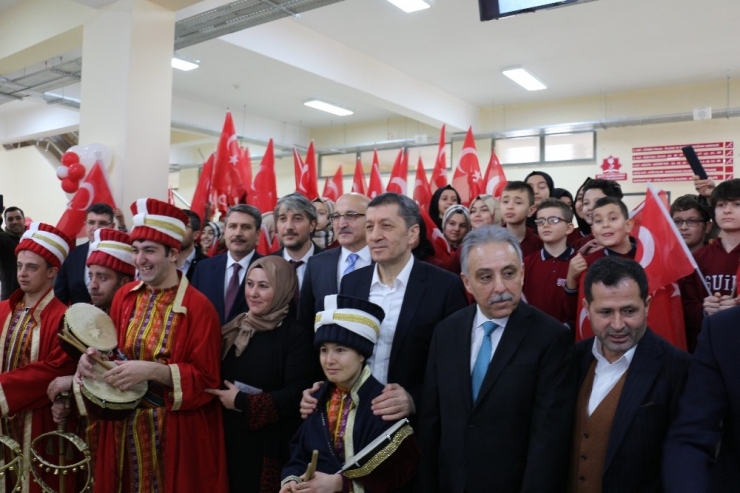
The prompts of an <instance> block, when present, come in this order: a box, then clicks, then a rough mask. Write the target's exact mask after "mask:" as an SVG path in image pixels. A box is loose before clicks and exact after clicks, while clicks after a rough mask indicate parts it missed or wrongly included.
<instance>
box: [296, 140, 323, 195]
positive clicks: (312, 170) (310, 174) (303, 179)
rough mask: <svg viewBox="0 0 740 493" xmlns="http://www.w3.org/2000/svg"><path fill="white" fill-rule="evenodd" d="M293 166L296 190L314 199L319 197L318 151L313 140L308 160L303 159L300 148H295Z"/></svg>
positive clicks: (307, 154) (307, 155)
mask: <svg viewBox="0 0 740 493" xmlns="http://www.w3.org/2000/svg"><path fill="white" fill-rule="evenodd" d="M293 167H294V168H295V191H296V192H298V193H300V194H301V195H303V196H304V197H306V198H307V199H308V200H314V199H317V198H318V197H319V185H318V181H317V180H318V178H317V174H316V151H315V149H314V146H313V141H311V144H310V145H309V146H308V152H307V153H306V160H305V161H303V159H301V155H300V154H299V152H298V150H297V149H296V148H295V147H294V148H293Z"/></svg>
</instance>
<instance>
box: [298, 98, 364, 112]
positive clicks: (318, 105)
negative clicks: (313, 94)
mask: <svg viewBox="0 0 740 493" xmlns="http://www.w3.org/2000/svg"><path fill="white" fill-rule="evenodd" d="M303 104H305V105H306V106H309V107H311V108H314V109H317V110H321V111H326V112H327V113H331V114H332V115H337V116H349V115H352V114H354V112H352V111H350V110H348V109H346V108H340V107H339V106H334V105H333V104H329V103H325V102H324V101H319V100H318V99H312V100H311V101H306V102H305V103H303Z"/></svg>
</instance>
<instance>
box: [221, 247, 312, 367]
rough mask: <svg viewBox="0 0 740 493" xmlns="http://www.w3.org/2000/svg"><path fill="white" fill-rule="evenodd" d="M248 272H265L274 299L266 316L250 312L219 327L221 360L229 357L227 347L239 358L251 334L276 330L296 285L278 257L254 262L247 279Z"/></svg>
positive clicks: (289, 267) (290, 268) (295, 278)
mask: <svg viewBox="0 0 740 493" xmlns="http://www.w3.org/2000/svg"><path fill="white" fill-rule="evenodd" d="M252 269H262V270H264V271H265V274H266V275H267V280H268V281H269V283H270V286H272V289H274V290H275V296H274V297H273V298H272V304H271V305H270V308H269V309H268V311H267V313H266V314H264V315H255V314H253V313H252V312H251V311H250V312H247V313H242V314H240V315H238V316H237V317H236V318H234V320H232V321H231V322H229V323H227V324H226V325H224V326H223V328H222V329H221V337H222V338H223V352H222V355H221V358H222V359H223V358H226V355H227V354H229V350H230V349H231V346H236V356H237V357H239V356H241V354H242V353H243V352H244V350H245V349H246V347H247V344H249V340H250V339H251V338H252V335H253V334H254V333H255V332H266V331H268V330H272V329H274V328H275V327H277V326H279V325H280V324H281V323H282V322H283V319H284V318H285V316H286V315H287V314H288V305H289V304H290V301H291V300H292V299H293V292H294V291H295V287H296V285H297V284H298V276H297V275H296V272H295V269H294V268H293V266H292V265H290V264H289V263H288V261H287V260H285V259H284V258H282V257H278V256H274V255H270V256H267V257H262V258H260V259H258V260H256V261H255V262H254V263H252V265H251V266H250V267H249V270H248V271H247V277H248V276H249V273H250V272H252ZM247 301H248V300H247Z"/></svg>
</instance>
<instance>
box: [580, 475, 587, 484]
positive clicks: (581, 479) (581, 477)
mask: <svg viewBox="0 0 740 493" xmlns="http://www.w3.org/2000/svg"><path fill="white" fill-rule="evenodd" d="M585 481H586V478H584V477H583V476H580V477H579V478H578V482H579V483H584V482H585Z"/></svg>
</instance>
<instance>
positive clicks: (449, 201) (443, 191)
mask: <svg viewBox="0 0 740 493" xmlns="http://www.w3.org/2000/svg"><path fill="white" fill-rule="evenodd" d="M461 203H462V200H460V194H458V193H457V190H455V189H454V188H452V186H451V185H447V186H445V187H442V188H438V189H437V191H436V192H434V195H432V200H431V201H430V202H429V217H431V218H432V221H434V224H436V225H437V227H438V228H439V230H440V231H442V219H444V216H445V211H446V210H447V208H448V207H450V206H451V205H455V204H461Z"/></svg>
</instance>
